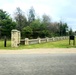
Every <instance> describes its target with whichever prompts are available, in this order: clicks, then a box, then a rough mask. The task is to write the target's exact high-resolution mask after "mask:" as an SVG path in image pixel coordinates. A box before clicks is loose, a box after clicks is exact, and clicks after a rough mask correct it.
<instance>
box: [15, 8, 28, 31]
mask: <svg viewBox="0 0 76 75" xmlns="http://www.w3.org/2000/svg"><path fill="white" fill-rule="evenodd" d="M15 20H16V23H17V25H16V28H17V29H18V30H20V31H22V29H23V28H24V27H25V26H27V19H26V17H25V15H24V14H23V11H22V10H21V9H20V8H19V7H18V8H17V9H16V12H15Z"/></svg>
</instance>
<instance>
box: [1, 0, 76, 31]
mask: <svg viewBox="0 0 76 75" xmlns="http://www.w3.org/2000/svg"><path fill="white" fill-rule="evenodd" d="M17 7H20V8H21V9H22V11H24V12H25V14H27V13H28V10H29V9H30V8H31V7H33V8H34V10H35V13H36V15H37V16H42V15H43V14H47V15H48V16H50V17H51V19H52V21H60V20H61V21H62V22H66V23H67V24H68V26H69V28H70V27H71V28H72V29H73V30H74V31H76V10H75V9H76V0H0V9H3V10H4V11H7V12H8V13H9V14H10V15H11V16H13V15H14V12H15V10H16V8H17Z"/></svg>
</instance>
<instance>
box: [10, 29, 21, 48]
mask: <svg viewBox="0 0 76 75" xmlns="http://www.w3.org/2000/svg"><path fill="white" fill-rule="evenodd" d="M20 38H21V34H20V31H18V30H16V29H13V30H12V31H11V47H18V46H19V44H20Z"/></svg>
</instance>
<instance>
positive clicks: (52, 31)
mask: <svg viewBox="0 0 76 75" xmlns="http://www.w3.org/2000/svg"><path fill="white" fill-rule="evenodd" d="M12 29H18V30H19V31H20V32H21V36H22V38H26V37H27V38H37V37H41V38H44V37H55V36H67V35H69V34H70V35H71V34H72V32H73V31H72V29H70V30H69V27H68V25H67V23H63V22H62V21H60V22H52V21H51V18H50V17H49V16H48V15H46V14H43V15H42V18H39V17H36V14H35V10H34V8H33V7H31V8H30V9H29V13H28V16H25V13H24V12H23V11H22V10H21V9H20V8H19V7H18V8H17V9H16V11H15V13H14V19H12V18H11V16H10V15H9V14H8V13H7V12H6V11H4V10H2V9H0V38H3V37H4V36H7V37H8V38H10V37H11V30H12Z"/></svg>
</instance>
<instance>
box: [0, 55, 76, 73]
mask: <svg viewBox="0 0 76 75" xmlns="http://www.w3.org/2000/svg"><path fill="white" fill-rule="evenodd" d="M0 75H76V54H43V55H41V54H21V55H20V54H4V55H3V54H0Z"/></svg>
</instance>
